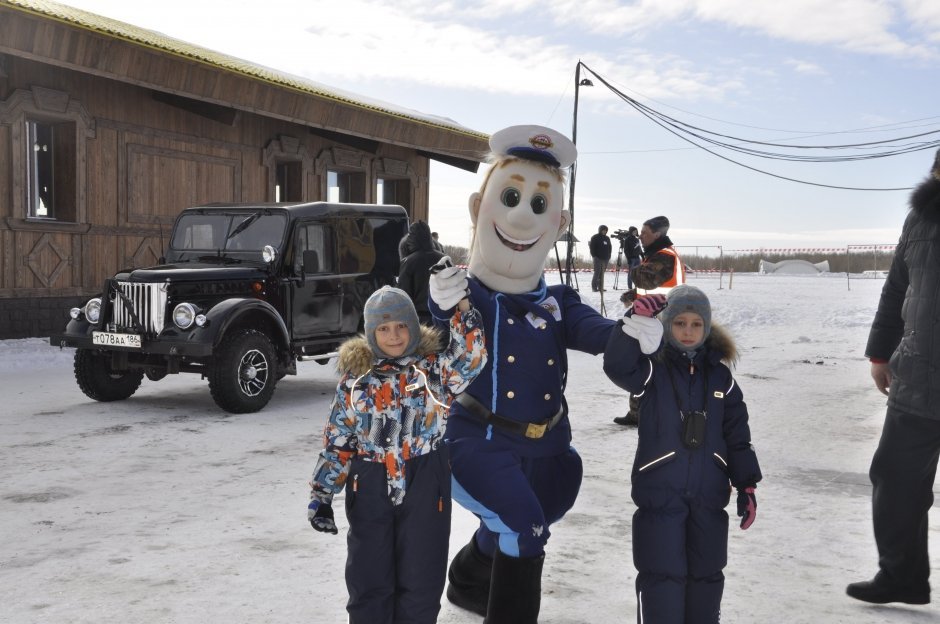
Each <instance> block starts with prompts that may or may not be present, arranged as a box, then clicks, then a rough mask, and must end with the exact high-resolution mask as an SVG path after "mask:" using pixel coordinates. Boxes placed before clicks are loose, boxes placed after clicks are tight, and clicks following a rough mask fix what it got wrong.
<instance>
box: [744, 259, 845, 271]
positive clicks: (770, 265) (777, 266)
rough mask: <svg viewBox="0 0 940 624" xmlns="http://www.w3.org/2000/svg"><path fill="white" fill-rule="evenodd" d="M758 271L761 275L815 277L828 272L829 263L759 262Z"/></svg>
mask: <svg viewBox="0 0 940 624" xmlns="http://www.w3.org/2000/svg"><path fill="white" fill-rule="evenodd" d="M758 271H759V272H760V273H761V274H762V275H766V274H770V273H781V274H786V275H815V274H817V273H828V272H829V261H828V260H823V261H822V262H817V263H816V264H813V263H812V262H810V261H808V260H781V261H780V262H768V261H767V260H761V261H760V268H759V269H758Z"/></svg>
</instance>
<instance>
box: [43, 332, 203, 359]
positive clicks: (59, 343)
mask: <svg viewBox="0 0 940 624" xmlns="http://www.w3.org/2000/svg"><path fill="white" fill-rule="evenodd" d="M49 344H50V345H52V346H53V347H73V348H76V349H98V350H101V351H123V352H126V353H128V354H134V353H139V354H141V355H144V356H146V355H166V356H179V357H193V358H197V357H206V356H210V355H212V345H211V344H209V343H205V342H187V341H184V340H172V339H171V340H167V339H159V340H148V339H147V338H141V345H140V348H137V347H121V346H116V345H100V344H95V343H94V342H92V338H91V335H90V334H88V335H76V334H55V335H52V336H50V337H49Z"/></svg>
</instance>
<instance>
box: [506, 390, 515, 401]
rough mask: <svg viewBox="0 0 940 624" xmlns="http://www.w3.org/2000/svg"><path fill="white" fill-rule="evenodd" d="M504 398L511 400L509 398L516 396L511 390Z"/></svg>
mask: <svg viewBox="0 0 940 624" xmlns="http://www.w3.org/2000/svg"><path fill="white" fill-rule="evenodd" d="M506 396H507V397H509V398H510V399H511V398H513V397H514V396H516V393H515V392H513V391H512V390H510V391H509V392H507V393H506Z"/></svg>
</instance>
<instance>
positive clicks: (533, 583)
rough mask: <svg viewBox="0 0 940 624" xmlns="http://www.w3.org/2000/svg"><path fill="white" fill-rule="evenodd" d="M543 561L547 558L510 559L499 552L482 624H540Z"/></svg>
mask: <svg viewBox="0 0 940 624" xmlns="http://www.w3.org/2000/svg"><path fill="white" fill-rule="evenodd" d="M544 561H545V555H539V556H538V557H510V556H509V555H505V554H503V553H502V552H500V551H496V556H495V557H494V558H493V581H492V583H491V584H490V604H489V607H488V608H487V610H486V619H485V620H483V624H538V621H539V607H540V606H541V603H542V563H543V562H544Z"/></svg>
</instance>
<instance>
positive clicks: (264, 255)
mask: <svg viewBox="0 0 940 624" xmlns="http://www.w3.org/2000/svg"><path fill="white" fill-rule="evenodd" d="M261 259H262V260H264V261H265V262H267V263H268V264H271V263H272V262H274V261H275V260H277V249H276V248H275V247H272V246H271V245H265V246H264V248H263V249H262V250H261Z"/></svg>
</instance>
